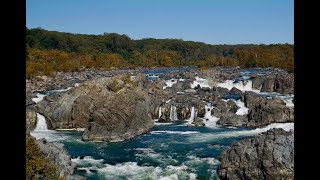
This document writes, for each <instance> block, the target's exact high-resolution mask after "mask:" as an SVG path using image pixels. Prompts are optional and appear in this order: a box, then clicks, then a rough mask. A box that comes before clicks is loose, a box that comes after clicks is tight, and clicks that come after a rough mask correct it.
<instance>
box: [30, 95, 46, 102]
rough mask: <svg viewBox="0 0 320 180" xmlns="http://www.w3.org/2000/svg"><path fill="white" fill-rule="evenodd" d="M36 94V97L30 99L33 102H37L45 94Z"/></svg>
mask: <svg viewBox="0 0 320 180" xmlns="http://www.w3.org/2000/svg"><path fill="white" fill-rule="evenodd" d="M36 96H37V97H36V98H32V101H34V102H35V103H38V102H40V101H41V100H42V99H43V98H44V97H45V96H46V95H45V94H40V93H37V94H36Z"/></svg>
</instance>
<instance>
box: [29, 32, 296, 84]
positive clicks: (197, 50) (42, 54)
mask: <svg viewBox="0 0 320 180" xmlns="http://www.w3.org/2000/svg"><path fill="white" fill-rule="evenodd" d="M26 48H27V57H26V60H27V78H32V77H34V76H36V75H43V74H44V75H51V74H52V73H53V72H55V71H77V70H79V69H83V68H106V69H109V68H111V67H115V68H134V67H138V66H143V67H168V66H199V67H202V68H209V67H213V66H241V67H280V68H285V69H288V70H290V71H293V64H294V63H293V60H294V53H293V51H294V49H293V48H294V47H293V45H290V44H274V45H253V44H245V45H210V44H205V43H202V42H193V41H183V40H179V39H152V38H148V39H142V40H133V39H131V38H130V37H128V36H127V35H121V34H116V33H104V34H103V35H86V34H71V33H64V32H56V31H47V30H44V29H39V28H35V29H28V28H26Z"/></svg>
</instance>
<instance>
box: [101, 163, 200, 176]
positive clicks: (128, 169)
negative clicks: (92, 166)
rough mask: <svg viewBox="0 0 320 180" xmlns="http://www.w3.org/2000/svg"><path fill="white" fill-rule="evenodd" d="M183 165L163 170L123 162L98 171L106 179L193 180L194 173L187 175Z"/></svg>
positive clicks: (106, 165) (186, 169)
mask: <svg viewBox="0 0 320 180" xmlns="http://www.w3.org/2000/svg"><path fill="white" fill-rule="evenodd" d="M188 170H189V168H188V167H187V166H185V165H181V166H171V165H169V166H167V167H166V168H165V169H162V168H160V167H153V166H139V165H138V164H137V163H136V162H125V163H119V164H116V165H109V164H105V167H103V168H100V169H98V173H102V174H103V175H104V176H105V178H106V179H130V180H135V179H162V180H166V179H194V177H195V176H196V175H195V174H194V173H188V172H187V171H188Z"/></svg>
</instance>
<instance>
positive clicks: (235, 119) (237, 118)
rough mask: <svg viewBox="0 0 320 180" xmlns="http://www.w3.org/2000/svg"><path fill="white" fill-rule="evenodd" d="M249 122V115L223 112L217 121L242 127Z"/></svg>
mask: <svg viewBox="0 0 320 180" xmlns="http://www.w3.org/2000/svg"><path fill="white" fill-rule="evenodd" d="M247 122H248V117H247V116H246V115H243V116H241V115H237V114H234V113H223V114H222V115H221V117H220V119H219V120H218V121H217V124H218V125H221V126H233V127H242V126H246V124H247Z"/></svg>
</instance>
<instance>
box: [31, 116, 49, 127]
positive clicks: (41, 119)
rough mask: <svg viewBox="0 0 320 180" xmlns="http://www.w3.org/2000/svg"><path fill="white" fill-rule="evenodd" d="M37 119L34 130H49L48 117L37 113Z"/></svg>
mask: <svg viewBox="0 0 320 180" xmlns="http://www.w3.org/2000/svg"><path fill="white" fill-rule="evenodd" d="M37 119H38V121H37V125H36V128H35V129H34V131H47V130H48V127H47V122H46V118H45V117H44V116H42V115H41V114H39V113H37Z"/></svg>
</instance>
